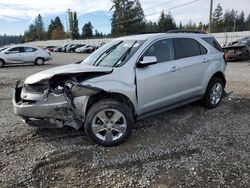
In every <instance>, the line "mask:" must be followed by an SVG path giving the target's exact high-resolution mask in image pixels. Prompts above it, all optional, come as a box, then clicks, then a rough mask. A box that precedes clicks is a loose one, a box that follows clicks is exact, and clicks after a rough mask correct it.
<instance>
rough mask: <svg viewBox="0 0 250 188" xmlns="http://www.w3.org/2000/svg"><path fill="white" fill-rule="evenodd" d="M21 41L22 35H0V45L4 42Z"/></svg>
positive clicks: (16, 42)
mask: <svg viewBox="0 0 250 188" xmlns="http://www.w3.org/2000/svg"><path fill="white" fill-rule="evenodd" d="M21 41H22V35H0V46H3V45H6V44H19V43H21Z"/></svg>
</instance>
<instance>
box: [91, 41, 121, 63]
mask: <svg viewBox="0 0 250 188" xmlns="http://www.w3.org/2000/svg"><path fill="white" fill-rule="evenodd" d="M121 43H123V41H120V42H118V43H117V44H114V45H113V46H111V47H110V48H109V49H107V50H106V51H105V52H103V53H102V54H101V55H99V57H98V58H97V59H96V60H95V62H94V64H93V66H98V65H99V64H100V63H101V62H102V60H103V59H104V58H105V57H106V56H107V55H108V54H110V53H111V52H112V51H113V50H114V49H116V47H117V46H119V45H120V44H121ZM104 54H107V55H106V56H104V57H103V58H102V59H101V60H100V61H99V59H100V58H101V57H102V56H103V55H104ZM98 61H99V62H98ZM97 62H98V64H97V65H96V63H97Z"/></svg>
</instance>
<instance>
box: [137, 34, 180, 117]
mask: <svg viewBox="0 0 250 188" xmlns="http://www.w3.org/2000/svg"><path fill="white" fill-rule="evenodd" d="M145 56H155V57H156V58H157V63H156V64H153V65H149V66H147V67H141V68H139V67H137V68H136V85H137V96H138V115H141V114H144V113H148V112H151V111H154V110H157V109H160V108H163V107H166V106H168V105H171V104H173V103H176V102H178V101H179V100H180V98H179V93H180V92H181V90H182V88H181V85H182V81H181V80H180V79H179V77H180V75H179V71H178V70H177V67H178V61H176V60H175V53H174V46H173V41H172V39H161V40H158V41H155V42H154V43H153V44H151V45H150V46H149V47H148V49H146V51H145V52H144V53H143V55H142V56H141V59H142V58H143V57H145Z"/></svg>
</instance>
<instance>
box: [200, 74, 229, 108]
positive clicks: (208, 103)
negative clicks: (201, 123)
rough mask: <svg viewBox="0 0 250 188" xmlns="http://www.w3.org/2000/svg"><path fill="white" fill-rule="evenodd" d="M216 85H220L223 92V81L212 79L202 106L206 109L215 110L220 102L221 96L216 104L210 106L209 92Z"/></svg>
mask: <svg viewBox="0 0 250 188" xmlns="http://www.w3.org/2000/svg"><path fill="white" fill-rule="evenodd" d="M216 83H220V84H221V85H222V87H223V90H224V87H225V86H224V83H223V81H222V80H221V79H220V78H212V79H211V80H210V81H209V83H208V86H207V89H206V93H205V96H204V105H205V107H206V108H216V107H217V106H218V105H219V104H220V102H221V100H222V97H223V95H222V96H221V99H220V101H219V102H218V103H217V104H212V103H211V99H210V93H211V90H212V88H213V87H214V85H215V84H216Z"/></svg>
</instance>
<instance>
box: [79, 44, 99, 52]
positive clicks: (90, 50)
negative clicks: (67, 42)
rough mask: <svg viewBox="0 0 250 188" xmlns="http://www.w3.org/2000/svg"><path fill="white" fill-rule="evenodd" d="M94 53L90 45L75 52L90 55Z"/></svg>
mask: <svg viewBox="0 0 250 188" xmlns="http://www.w3.org/2000/svg"><path fill="white" fill-rule="evenodd" d="M93 51H94V47H93V46H92V45H86V46H83V47H81V48H77V49H76V50H75V52H77V53H91V52H93Z"/></svg>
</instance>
